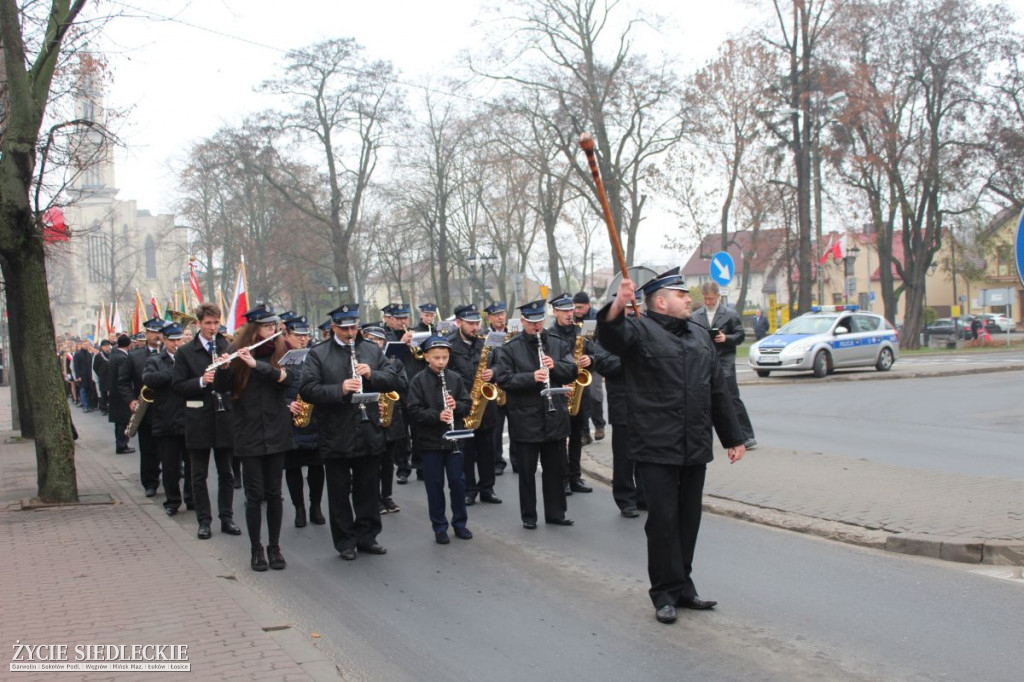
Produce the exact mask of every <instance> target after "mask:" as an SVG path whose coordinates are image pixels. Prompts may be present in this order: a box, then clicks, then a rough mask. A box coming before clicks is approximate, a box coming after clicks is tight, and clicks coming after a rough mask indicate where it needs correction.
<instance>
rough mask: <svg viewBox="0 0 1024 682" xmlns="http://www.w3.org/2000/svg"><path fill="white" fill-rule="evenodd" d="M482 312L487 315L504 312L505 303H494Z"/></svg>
mask: <svg viewBox="0 0 1024 682" xmlns="http://www.w3.org/2000/svg"><path fill="white" fill-rule="evenodd" d="M484 312H485V313H487V314H488V315H493V314H495V313H502V312H505V302H504V301H495V302H494V303H492V304H490V305H489V306H487V307H486V308H484Z"/></svg>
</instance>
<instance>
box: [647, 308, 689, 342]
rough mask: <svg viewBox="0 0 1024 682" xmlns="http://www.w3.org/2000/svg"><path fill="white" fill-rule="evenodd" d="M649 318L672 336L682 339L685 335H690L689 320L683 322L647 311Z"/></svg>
mask: <svg viewBox="0 0 1024 682" xmlns="http://www.w3.org/2000/svg"><path fill="white" fill-rule="evenodd" d="M647 317H649V318H651V320H653V321H654V322H657V323H658V324H659V325H661V327H662V328H663V329H664V330H665V331H667V332H669V333H670V334H675V335H676V336H679V337H682V335H683V334H689V333H690V325H689V322H688V321H687V320H681V319H679V318H678V317H670V316H669V315H662V314H661V313H656V312H654V311H653V310H649V311H647Z"/></svg>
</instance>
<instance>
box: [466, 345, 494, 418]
mask: <svg viewBox="0 0 1024 682" xmlns="http://www.w3.org/2000/svg"><path fill="white" fill-rule="evenodd" d="M490 354H491V347H490V346H487V345H485V346H484V347H483V348H481V349H480V362H478V363H477V365H476V374H475V375H473V390H472V391H470V393H469V398H470V400H471V401H472V404H471V405H470V407H469V414H468V415H466V417H465V418H464V419H463V420H462V423H463V425H464V426H465V428H467V429H475V428H477V427H479V426H480V422H481V421H483V418H484V410H486V409H487V403H488V402H489V401H491V400H494V399H495V398H497V397H498V387H497V386H495V385H494V384H492V383H490V382H488V381H484V370H486V369H487V358H488V357H489V356H490Z"/></svg>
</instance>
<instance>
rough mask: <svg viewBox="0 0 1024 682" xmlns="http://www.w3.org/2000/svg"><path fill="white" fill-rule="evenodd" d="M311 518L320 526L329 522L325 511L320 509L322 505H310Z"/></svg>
mask: <svg viewBox="0 0 1024 682" xmlns="http://www.w3.org/2000/svg"><path fill="white" fill-rule="evenodd" d="M309 520H310V521H312V522H313V523H315V524H316V525H318V526H322V525H324V524H325V523H327V519H325V518H324V513H323V512H322V511H320V505H319V504H317V505H310V507H309Z"/></svg>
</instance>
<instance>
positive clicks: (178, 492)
mask: <svg viewBox="0 0 1024 682" xmlns="http://www.w3.org/2000/svg"><path fill="white" fill-rule="evenodd" d="M153 441H154V444H155V445H156V449H157V452H159V453H160V468H161V469H162V470H163V483H164V496H165V499H164V507H165V508H166V509H178V507H180V506H181V502H182V492H184V498H185V502H187V503H189V504H191V503H192V480H191V474H192V465H191V463H190V462H189V460H188V457H187V455H186V450H185V436H153ZM183 462H184V467H183V466H182V463H183ZM183 469H184V480H182V478H183V472H182V470H183ZM182 483H184V486H183V485H182ZM182 488H184V491H183V490H182Z"/></svg>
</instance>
